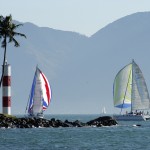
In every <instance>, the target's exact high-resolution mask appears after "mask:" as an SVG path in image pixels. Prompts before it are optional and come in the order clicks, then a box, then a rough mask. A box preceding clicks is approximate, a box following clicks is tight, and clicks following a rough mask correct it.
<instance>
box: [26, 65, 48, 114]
mask: <svg viewBox="0 0 150 150" xmlns="http://www.w3.org/2000/svg"><path fill="white" fill-rule="evenodd" d="M50 100H51V89H50V85H49V82H48V80H47V78H46V76H45V75H44V73H43V72H42V71H41V70H40V69H39V68H38V67H36V71H35V75H34V79H33V83H32V88H31V92H30V97H29V104H28V114H29V115H31V116H37V115H38V114H42V113H43V111H45V110H46V109H47V108H48V106H49V104H50Z"/></svg>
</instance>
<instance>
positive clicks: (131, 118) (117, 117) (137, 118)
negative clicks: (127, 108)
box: [113, 114, 150, 121]
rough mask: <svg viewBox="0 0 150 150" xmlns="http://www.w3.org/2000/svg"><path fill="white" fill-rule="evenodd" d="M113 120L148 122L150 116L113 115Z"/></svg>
mask: <svg viewBox="0 0 150 150" xmlns="http://www.w3.org/2000/svg"><path fill="white" fill-rule="evenodd" d="M113 118H114V119H115V120H117V121H146V120H150V115H134V114H125V115H113Z"/></svg>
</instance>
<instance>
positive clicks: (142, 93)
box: [132, 61, 150, 110]
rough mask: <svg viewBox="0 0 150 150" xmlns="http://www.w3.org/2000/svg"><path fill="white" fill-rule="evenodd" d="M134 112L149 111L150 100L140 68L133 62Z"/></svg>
mask: <svg viewBox="0 0 150 150" xmlns="http://www.w3.org/2000/svg"><path fill="white" fill-rule="evenodd" d="M132 66H133V69H132V70H133V83H132V110H139V109H141V110H142V109H149V108H150V99H149V93H148V90H147V86H146V82H145V79H144V77H143V74H142V72H141V70H140V68H139V66H138V65H137V64H136V63H135V62H134V61H133V62H132Z"/></svg>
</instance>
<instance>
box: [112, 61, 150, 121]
mask: <svg viewBox="0 0 150 150" xmlns="http://www.w3.org/2000/svg"><path fill="white" fill-rule="evenodd" d="M113 99H114V106H115V107H117V108H120V109H121V113H120V115H114V116H113V117H114V119H116V120H118V121H119V120H120V121H121V120H122V121H141V120H149V119H150V115H149V114H148V110H149V109H150V98H149V93H148V89H147V86H146V82H145V79H144V77H143V74H142V72H141V70H140V68H139V66H138V65H137V64H136V63H135V62H134V60H133V61H132V63H130V64H128V65H126V66H125V67H124V68H123V69H121V70H120V71H119V72H118V74H117V75H116V77H115V80H114V85H113ZM124 108H130V109H131V110H130V112H129V113H128V112H127V111H126V113H124V114H122V110H123V109H124ZM146 110H147V112H144V111H146Z"/></svg>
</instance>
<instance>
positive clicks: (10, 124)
mask: <svg viewBox="0 0 150 150" xmlns="http://www.w3.org/2000/svg"><path fill="white" fill-rule="evenodd" d="M112 125H117V122H116V121H115V120H113V119H112V118H111V117H106V116H105V117H99V118H97V119H94V120H91V121H89V122H87V123H83V122H81V121H78V120H76V121H73V122H72V121H68V120H65V121H61V120H56V119H55V118H52V119H50V120H48V119H43V118H25V117H24V118H17V117H15V116H8V115H3V114H0V128H40V127H45V128H46V127H49V128H50V127H55V128H58V127H88V126H95V127H101V126H112Z"/></svg>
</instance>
